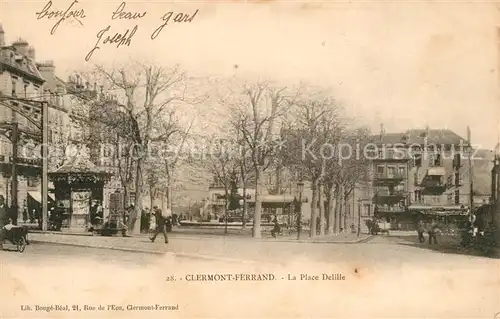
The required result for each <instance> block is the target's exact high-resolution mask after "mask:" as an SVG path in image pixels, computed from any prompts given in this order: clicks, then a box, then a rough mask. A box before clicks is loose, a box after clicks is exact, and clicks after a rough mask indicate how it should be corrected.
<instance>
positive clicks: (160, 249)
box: [28, 232, 167, 254]
mask: <svg viewBox="0 0 500 319" xmlns="http://www.w3.org/2000/svg"><path fill="white" fill-rule="evenodd" d="M162 239H163V238H158V239H157V240H156V242H154V243H152V242H151V241H150V240H149V238H148V237H145V236H141V237H102V236H92V235H90V236H89V235H84V234H80V233H77V234H68V233H55V232H54V233H52V232H30V233H29V235H28V240H29V241H30V242H33V243H36V242H41V243H51V244H58V245H70V246H79V247H91V248H102V249H113V250H122V251H130V252H142V253H150V254H164V253H166V252H167V245H165V243H163V240H162Z"/></svg>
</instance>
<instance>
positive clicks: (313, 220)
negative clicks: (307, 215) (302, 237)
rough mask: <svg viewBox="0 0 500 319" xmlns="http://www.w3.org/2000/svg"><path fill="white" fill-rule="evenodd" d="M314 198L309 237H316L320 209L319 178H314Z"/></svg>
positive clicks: (312, 188) (312, 199) (312, 200)
mask: <svg viewBox="0 0 500 319" xmlns="http://www.w3.org/2000/svg"><path fill="white" fill-rule="evenodd" d="M311 186H312V187H311V190H312V198H311V222H310V228H309V237H315V236H316V217H317V214H316V212H317V210H316V209H317V208H318V178H313V180H312V185H311Z"/></svg>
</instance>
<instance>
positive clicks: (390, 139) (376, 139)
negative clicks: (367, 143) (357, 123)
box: [371, 133, 405, 144]
mask: <svg viewBox="0 0 500 319" xmlns="http://www.w3.org/2000/svg"><path fill="white" fill-rule="evenodd" d="M404 137H405V134H404V133H385V134H382V135H373V136H372V138H371V141H372V142H373V143H376V144H397V143H404V142H405V140H404Z"/></svg>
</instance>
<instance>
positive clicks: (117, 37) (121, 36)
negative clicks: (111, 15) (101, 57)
mask: <svg viewBox="0 0 500 319" xmlns="http://www.w3.org/2000/svg"><path fill="white" fill-rule="evenodd" d="M138 28H139V27H138V26H137V25H136V26H135V27H134V28H133V29H132V31H130V29H127V31H125V32H124V33H115V34H114V35H112V36H110V35H106V37H104V35H105V34H106V32H108V31H109V30H110V29H111V26H110V25H108V26H107V27H106V28H104V29H102V30H101V31H99V32H98V33H97V42H96V44H95V45H94V48H92V50H90V51H89V53H88V54H87V56H86V57H85V61H89V60H90V58H92V55H93V54H94V52H95V51H96V50H99V49H100V48H101V47H100V46H99V45H100V44H101V43H102V44H116V47H117V48H119V47H121V46H122V45H125V46H130V42H131V41H132V38H133V37H134V34H135V33H136V32H137V29H138Z"/></svg>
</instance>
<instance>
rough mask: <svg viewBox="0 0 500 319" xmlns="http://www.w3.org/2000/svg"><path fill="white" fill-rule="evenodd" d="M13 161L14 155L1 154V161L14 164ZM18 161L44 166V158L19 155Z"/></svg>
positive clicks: (22, 163)
mask: <svg viewBox="0 0 500 319" xmlns="http://www.w3.org/2000/svg"><path fill="white" fill-rule="evenodd" d="M12 162H13V158H12V156H5V155H0V163H6V164H12ZM16 163H17V165H26V166H42V159H40V158H26V157H18V158H17V160H16Z"/></svg>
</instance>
